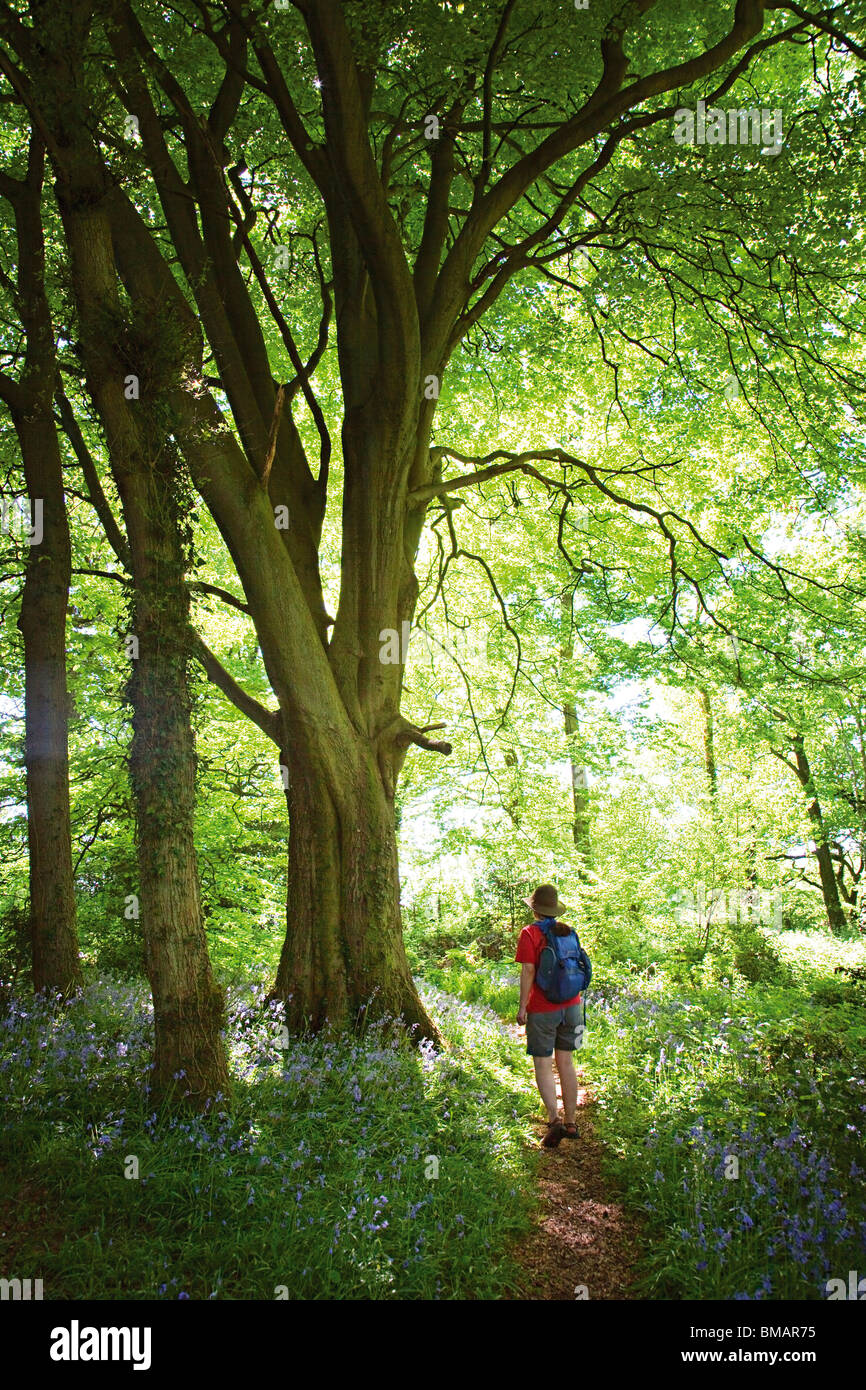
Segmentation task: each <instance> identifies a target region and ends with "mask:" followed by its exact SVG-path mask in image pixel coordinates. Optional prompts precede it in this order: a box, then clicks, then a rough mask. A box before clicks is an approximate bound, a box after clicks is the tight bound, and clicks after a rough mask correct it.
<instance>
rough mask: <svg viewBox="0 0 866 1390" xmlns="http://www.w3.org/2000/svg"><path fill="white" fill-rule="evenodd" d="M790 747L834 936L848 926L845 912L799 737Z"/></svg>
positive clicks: (822, 818)
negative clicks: (803, 794) (806, 798)
mask: <svg viewBox="0 0 866 1390" xmlns="http://www.w3.org/2000/svg"><path fill="white" fill-rule="evenodd" d="M791 745H792V747H793V749H794V757H795V758H796V759H797V776H798V777H799V779H800V785H801V786H802V788H803V790H804V792H805V793H806V795H807V796H808V797H810V798H811V800H810V802H809V805H808V807H807V810H808V813H809V819H810V821H811V822H812V825H813V827H814V838H815V858H816V859H817V861H818V874H819V877H820V879H821V894H822V896H823V898H824V908H825V911H826V913H827V921H828V923H829V926H830V930H831V932H833V933H835V934H836V935H837V936H838V935H840V934H841V933H843V932H844V931H845V929H846V927H847V925H848V923H847V918H846V915H845V909H844V908H843V906H842V903H841V901H840V898H839V885H838V883H837V882H836V875H835V874H834V873H833V860H832V858H831V855H830V845H829V842H828V839H827V829H826V826H825V825H824V815H823V812H822V810H821V803H820V801H819V800H818V795H817V791H816V789H815V783H814V781H813V778H812V769H811V768H810V766H809V759H808V757H807V755H806V746H805V739H804V737H803V735H802V734H795V735H794V737H793V738H792V740H791Z"/></svg>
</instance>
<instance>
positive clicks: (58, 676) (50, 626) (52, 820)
mask: <svg viewBox="0 0 866 1390" xmlns="http://www.w3.org/2000/svg"><path fill="white" fill-rule="evenodd" d="M16 423H17V426H18V437H19V440H20V443H21V453H22V458H23V459H24V461H25V463H24V471H25V476H26V478H27V489H28V492H29V493H30V496H31V498H34V499H35V498H38V499H40V500H41V502H42V504H43V527H44V536H43V540H42V542H41V544H40V545H38V546H37V545H34V546H31V547H30V554H29V555H28V558H27V571H26V576H25V581H24V592H23V595H22V599H21V613H20V616H19V619H18V626H19V628H20V629H21V633H22V636H23V638H24V680H25V755H24V756H25V763H26V768H27V844H28V851H29V874H30V912H31V924H30V930H31V942H32V952H33V987H34V989H37V990H43V989H50V990H60V991H61V992H62V993H63V994H68V993H70V992H71V991H72V990H74V989H75V987H76V986H77V985H79V984H80V983H81V978H82V977H81V961H80V957H79V951H78V933H77V929H76V922H75V889H74V882H73V873H72V834H71V828H70V820H69V723H68V721H69V695H68V691H67V686H66V615H67V608H68V602H69V582H70V568H71V554H70V543H69V526H68V522H67V517H66V505H65V500H64V496H63V480H62V465H61V459H60V449H59V446H58V441H57V433H56V430H55V428H54V424H53V421H52V420H51V418H50V414H49V416H48V418H46V417H45V416H44V415H42V417H41V418H36V419H33V418H30V419H26V418H22V419H21V420H20V421H17V422H16Z"/></svg>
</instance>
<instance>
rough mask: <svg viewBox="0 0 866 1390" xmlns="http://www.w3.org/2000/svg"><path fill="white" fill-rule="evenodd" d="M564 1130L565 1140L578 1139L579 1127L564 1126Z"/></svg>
mask: <svg viewBox="0 0 866 1390" xmlns="http://www.w3.org/2000/svg"><path fill="white" fill-rule="evenodd" d="M562 1130H563V1137H564V1138H565V1139H576V1138H577V1137H578V1135H577V1125H563V1126H562Z"/></svg>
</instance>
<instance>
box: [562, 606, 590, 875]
mask: <svg viewBox="0 0 866 1390" xmlns="http://www.w3.org/2000/svg"><path fill="white" fill-rule="evenodd" d="M560 619H561V632H562V636H561V645H560V679H562V680H563V681H564V680H565V678H566V675H567V672H568V666H569V663H570V662H571V661H572V660H573V657H574V620H573V609H572V599H571V594H570V592H569V591H565V590H564V591H563V593H562V596H561V600H560ZM562 715H563V720H564V722H565V736H566V739H567V740H568V761H569V765H570V768H571V798H572V807H573V815H572V822H571V833H572V838H573V840H574V847H575V849H576V850H577V852H578V854H579V855H580V870H579V872H580V875H581V877H583V871H584V870H585V869H591V868H592V859H593V856H592V838H591V822H590V812H589V787H588V785H587V769H586V768H585V767H584V766H583V764H582V763H581V762H580V759H579V758H578V756H577V737H578V734H579V733H580V726H579V724H578V721H577V705H576V704H575V702H574V700H572V699H571V698H570V696H566V697H565V699H564V700H563V704H562Z"/></svg>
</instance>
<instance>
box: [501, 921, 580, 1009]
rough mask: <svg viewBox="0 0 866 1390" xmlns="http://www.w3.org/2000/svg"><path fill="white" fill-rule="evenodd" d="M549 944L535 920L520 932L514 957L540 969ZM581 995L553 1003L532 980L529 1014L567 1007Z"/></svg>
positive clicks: (578, 999) (578, 1001) (522, 962)
mask: <svg viewBox="0 0 866 1390" xmlns="http://www.w3.org/2000/svg"><path fill="white" fill-rule="evenodd" d="M546 944H547V937H546V936H545V935H544V932H543V931H542V930H541V928H540V927H539V926H537V925H536V924H535V922H533V923H532V924H531V925H530V926H528V927H524V928H523V931H522V932H521V933H520V939H519V941H518V943H517V954H516V955H515V957H514V959H515V960H516V961H519V962H520V963H521V965H523V964H526V965H534V966H535V968H536V970H537V969H538V962H539V960H540V959H541V952H542V948H543V947H544V946H545V945H546ZM579 1003H580V995H579V994H576V995H575V996H574V998H573V999H564V1000H563V1001H562V1003H561V1004H551V1002H550V1000H549V999H545V997H544V995H543V994H542V993H541V990H540V989H539V988H538V985H537V984H536V983H535V981H534V980H533V981H532V991H531V993H530V995H529V1003H528V1004H527V1006H526V1012H527V1013H528V1014H550V1013H555V1012H556V1011H557V1009H567V1008H568V1007H569V1005H570V1004H579Z"/></svg>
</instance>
